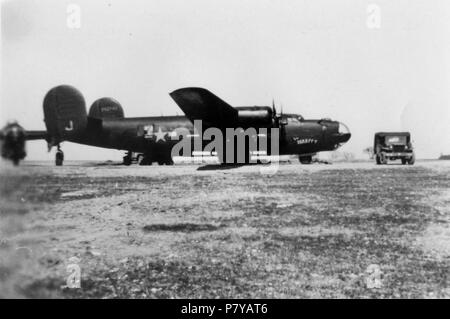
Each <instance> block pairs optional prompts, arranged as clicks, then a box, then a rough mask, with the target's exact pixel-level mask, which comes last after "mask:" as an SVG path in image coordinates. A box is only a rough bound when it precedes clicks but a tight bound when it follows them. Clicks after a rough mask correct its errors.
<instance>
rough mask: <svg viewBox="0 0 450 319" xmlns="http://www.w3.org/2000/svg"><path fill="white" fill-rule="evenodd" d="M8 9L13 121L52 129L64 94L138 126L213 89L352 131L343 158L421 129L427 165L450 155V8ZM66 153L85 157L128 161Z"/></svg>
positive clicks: (230, 4) (4, 91)
mask: <svg viewBox="0 0 450 319" xmlns="http://www.w3.org/2000/svg"><path fill="white" fill-rule="evenodd" d="M1 3H2V6H1V36H2V37H1V99H0V101H1V107H0V111H1V113H0V124H1V123H6V121H7V120H9V119H16V120H18V121H19V123H20V124H21V125H23V126H24V127H25V128H26V129H30V130H31V129H45V126H44V122H43V111H42V100H43V97H44V96H45V94H46V93H47V91H48V90H50V89H51V88H52V87H54V86H57V85H59V84H70V85H73V86H75V87H76V88H78V89H79V90H80V91H81V92H82V93H83V95H84V97H85V99H86V103H87V106H88V107H89V106H90V105H91V104H92V103H93V102H94V101H95V100H96V99H97V98H100V97H104V96H110V97H113V98H115V99H116V100H118V101H119V102H120V103H121V104H122V106H123V108H124V110H125V115H126V116H130V117H131V116H133V117H135V116H160V115H175V114H179V115H180V114H182V112H181V110H180V109H179V108H178V106H177V105H176V104H175V102H174V101H173V100H172V99H171V98H170V96H169V95H168V93H170V92H172V91H173V90H175V89H177V88H181V87H186V86H200V87H205V88H207V89H209V90H210V91H212V92H213V93H215V94H216V95H218V96H219V97H221V98H222V99H223V100H224V101H226V102H228V103H229V104H230V105H233V106H244V105H270V104H271V103H272V99H275V102H276V104H277V105H278V106H280V105H281V104H282V105H283V111H284V112H286V113H298V114H301V115H303V116H304V117H305V118H332V119H334V120H339V121H342V122H344V123H345V124H346V125H347V126H348V127H349V128H350V130H351V132H352V138H351V140H350V141H349V142H348V143H347V144H346V145H345V146H344V147H343V148H342V151H345V152H352V153H354V154H355V156H356V157H361V158H362V157H364V156H365V155H364V154H363V152H362V151H363V149H364V148H366V147H368V146H371V145H372V143H373V135H374V133H375V132H377V131H399V130H409V131H411V133H412V136H413V142H414V143H415V147H416V153H417V156H418V157H419V158H435V157H437V156H439V154H440V153H441V152H442V153H450V108H449V102H450V90H449V88H450V87H449V84H450V83H449V74H450V64H449V59H450V2H449V1H447V0H434V1H425V0H422V1H419V0H396V1H392V0H383V1H364V0H339V1H336V0H303V1H302V0H226V1H218V0H189V1H182V0H164V1H162V0H161V1H148V0H131V1H130V0H126V1H125V0H109V1H103V0H71V1H65V0H4V1H2V2H1ZM74 5H75V6H74ZM74 8H75V9H74ZM78 10H79V11H78ZM78 12H79V19H77V17H78ZM1 125H3V124H1ZM27 149H28V159H31V160H47V159H48V160H53V157H54V155H53V154H51V153H50V154H49V153H47V147H46V143H45V142H44V141H32V142H29V143H28V145H27ZM63 150H64V152H65V154H66V159H74V160H78V159H89V160H93V159H96V160H97V159H98V160H107V159H111V160H118V159H121V157H122V156H123V152H120V151H115V150H105V149H99V148H93V147H87V146H81V145H76V144H72V143H67V142H66V143H64V144H63Z"/></svg>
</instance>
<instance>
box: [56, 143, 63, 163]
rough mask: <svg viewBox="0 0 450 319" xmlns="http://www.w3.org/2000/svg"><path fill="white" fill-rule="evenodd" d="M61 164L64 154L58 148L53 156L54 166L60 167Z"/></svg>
mask: <svg viewBox="0 0 450 319" xmlns="http://www.w3.org/2000/svg"><path fill="white" fill-rule="evenodd" d="M63 163H64V152H63V151H62V150H61V148H60V147H59V146H58V150H57V151H56V154H55V165H56V166H62V165H63Z"/></svg>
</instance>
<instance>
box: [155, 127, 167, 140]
mask: <svg viewBox="0 0 450 319" xmlns="http://www.w3.org/2000/svg"><path fill="white" fill-rule="evenodd" d="M155 136H156V142H158V141H159V140H161V141H163V142H165V141H166V133H164V132H163V131H162V130H161V127H159V128H158V132H156V133H155Z"/></svg>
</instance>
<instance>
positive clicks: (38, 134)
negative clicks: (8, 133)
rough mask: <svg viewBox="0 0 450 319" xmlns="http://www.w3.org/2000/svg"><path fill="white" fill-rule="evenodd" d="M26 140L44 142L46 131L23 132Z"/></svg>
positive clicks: (46, 135)
mask: <svg viewBox="0 0 450 319" xmlns="http://www.w3.org/2000/svg"><path fill="white" fill-rule="evenodd" d="M25 136H26V139H27V140H29V141H31V140H46V139H47V137H48V133H47V131H25Z"/></svg>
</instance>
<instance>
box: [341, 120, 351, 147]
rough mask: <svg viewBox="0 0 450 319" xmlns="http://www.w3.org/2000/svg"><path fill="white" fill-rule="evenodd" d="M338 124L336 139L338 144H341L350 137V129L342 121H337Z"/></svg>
mask: <svg viewBox="0 0 450 319" xmlns="http://www.w3.org/2000/svg"><path fill="white" fill-rule="evenodd" d="M338 124H339V127H338V135H337V139H338V143H339V144H343V143H346V142H348V140H349V139H350V137H351V136H352V134H351V133H350V130H349V128H348V126H347V125H345V124H344V123H342V122H339V123H338Z"/></svg>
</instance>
